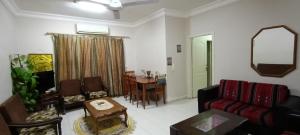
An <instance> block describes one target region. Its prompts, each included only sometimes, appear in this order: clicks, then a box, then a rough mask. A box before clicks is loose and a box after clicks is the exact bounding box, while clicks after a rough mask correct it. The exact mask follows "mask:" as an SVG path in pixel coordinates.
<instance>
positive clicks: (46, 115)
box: [26, 107, 58, 122]
mask: <svg viewBox="0 0 300 135" xmlns="http://www.w3.org/2000/svg"><path fill="white" fill-rule="evenodd" d="M57 117H58V113H57V111H56V109H55V108H54V107H51V108H48V109H46V110H42V111H38V112H35V113H32V114H30V115H29V116H28V117H27V118H26V121H27V122H38V121H45V120H50V119H54V118H57Z"/></svg>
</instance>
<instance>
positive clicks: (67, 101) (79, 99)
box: [64, 95, 85, 104]
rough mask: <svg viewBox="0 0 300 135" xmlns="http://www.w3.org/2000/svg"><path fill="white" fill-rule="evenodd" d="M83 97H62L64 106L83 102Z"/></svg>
mask: <svg viewBox="0 0 300 135" xmlns="http://www.w3.org/2000/svg"><path fill="white" fill-rule="evenodd" d="M84 100H85V97H84V96H83V95H76V96H66V97H64V104H73V103H76V102H83V101H84Z"/></svg>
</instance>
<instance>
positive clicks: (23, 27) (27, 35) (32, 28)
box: [16, 17, 136, 69]
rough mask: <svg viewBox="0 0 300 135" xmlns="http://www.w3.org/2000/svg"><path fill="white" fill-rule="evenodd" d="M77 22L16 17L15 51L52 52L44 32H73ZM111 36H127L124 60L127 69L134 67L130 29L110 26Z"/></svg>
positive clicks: (50, 41)
mask: <svg viewBox="0 0 300 135" xmlns="http://www.w3.org/2000/svg"><path fill="white" fill-rule="evenodd" d="M76 23H77V22H69V21H59V20H50V19H39V18H28V17H18V18H17V21H16V24H17V25H16V37H17V39H18V40H16V48H17V49H16V53H20V54H28V53H53V43H52V39H51V36H46V35H45V33H47V32H53V33H64V34H75V24H76ZM110 32H111V35H113V36H129V37H130V39H124V46H125V61H126V67H127V68H128V69H136V65H135V64H136V53H135V52H136V51H135V45H134V44H133V40H132V37H133V35H132V33H133V32H132V29H131V28H127V27H126V28H125V27H117V26H110Z"/></svg>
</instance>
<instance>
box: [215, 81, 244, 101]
mask: <svg viewBox="0 0 300 135" xmlns="http://www.w3.org/2000/svg"><path fill="white" fill-rule="evenodd" d="M247 88H248V82H246V81H237V80H221V81H220V87H219V95H218V96H219V97H220V98H221V97H223V98H225V99H230V100H238V99H239V97H240V92H241V91H243V90H244V89H247Z"/></svg>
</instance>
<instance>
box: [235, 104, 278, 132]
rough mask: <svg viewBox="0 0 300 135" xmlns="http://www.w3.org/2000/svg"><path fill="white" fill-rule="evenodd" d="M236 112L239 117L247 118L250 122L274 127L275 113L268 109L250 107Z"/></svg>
mask: <svg viewBox="0 0 300 135" xmlns="http://www.w3.org/2000/svg"><path fill="white" fill-rule="evenodd" d="M238 110H239V111H235V112H236V113H238V114H239V115H241V116H243V117H246V118H248V119H249V121H250V122H252V123H255V124H260V125H265V126H268V127H273V125H274V123H273V112H272V111H271V109H269V108H267V107H261V106H255V105H248V106H247V107H244V108H241V109H238Z"/></svg>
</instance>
